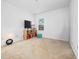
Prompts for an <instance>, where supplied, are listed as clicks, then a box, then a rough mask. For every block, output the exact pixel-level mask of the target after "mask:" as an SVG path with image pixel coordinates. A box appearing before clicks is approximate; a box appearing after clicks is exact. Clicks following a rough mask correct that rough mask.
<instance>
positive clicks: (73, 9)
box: [70, 0, 78, 57]
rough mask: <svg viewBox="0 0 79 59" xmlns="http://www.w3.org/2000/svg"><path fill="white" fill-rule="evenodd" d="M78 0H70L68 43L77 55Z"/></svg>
mask: <svg viewBox="0 0 79 59" xmlns="http://www.w3.org/2000/svg"><path fill="white" fill-rule="evenodd" d="M77 8H78V0H71V4H70V15H71V21H70V22H71V24H70V27H71V28H70V30H71V32H70V44H71V47H72V49H73V51H74V53H75V55H76V57H77V54H78V51H77V49H78V47H77V46H78V14H77V13H78V9H77Z"/></svg>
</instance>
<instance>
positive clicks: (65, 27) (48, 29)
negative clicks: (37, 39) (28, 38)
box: [36, 8, 69, 41]
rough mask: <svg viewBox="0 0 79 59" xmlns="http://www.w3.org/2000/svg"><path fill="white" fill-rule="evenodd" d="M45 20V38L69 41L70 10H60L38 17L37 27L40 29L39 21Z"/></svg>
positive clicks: (38, 15) (41, 14)
mask: <svg viewBox="0 0 79 59" xmlns="http://www.w3.org/2000/svg"><path fill="white" fill-rule="evenodd" d="M41 18H44V21H45V23H44V31H38V32H42V33H43V37H45V38H53V39H58V40H65V41H68V40H69V8H60V9H57V10H52V11H48V12H45V13H40V14H37V15H36V23H37V24H36V25H37V28H38V25H39V19H41Z"/></svg>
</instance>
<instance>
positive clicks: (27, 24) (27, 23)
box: [24, 20, 31, 28]
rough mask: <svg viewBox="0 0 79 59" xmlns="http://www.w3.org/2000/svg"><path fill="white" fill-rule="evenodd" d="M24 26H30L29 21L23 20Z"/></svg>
mask: <svg viewBox="0 0 79 59" xmlns="http://www.w3.org/2000/svg"><path fill="white" fill-rule="evenodd" d="M24 28H31V21H28V20H24Z"/></svg>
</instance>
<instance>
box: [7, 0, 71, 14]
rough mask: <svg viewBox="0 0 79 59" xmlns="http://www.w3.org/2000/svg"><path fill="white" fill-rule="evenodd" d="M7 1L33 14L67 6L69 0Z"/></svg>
mask: <svg viewBox="0 0 79 59" xmlns="http://www.w3.org/2000/svg"><path fill="white" fill-rule="evenodd" d="M7 2H8V3H11V4H13V5H15V6H16V7H19V8H22V9H24V10H27V11H29V12H31V13H33V14H38V13H42V12H46V11H50V10H54V9H58V8H63V7H67V6H68V5H69V3H70V0H7Z"/></svg>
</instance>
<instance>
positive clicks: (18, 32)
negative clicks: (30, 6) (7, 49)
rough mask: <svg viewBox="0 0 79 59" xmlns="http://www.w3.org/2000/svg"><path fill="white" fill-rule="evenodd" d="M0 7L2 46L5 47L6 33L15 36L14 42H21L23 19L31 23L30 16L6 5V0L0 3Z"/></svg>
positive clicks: (31, 17) (31, 18)
mask: <svg viewBox="0 0 79 59" xmlns="http://www.w3.org/2000/svg"><path fill="white" fill-rule="evenodd" d="M1 7H2V8H1V10H2V11H1V12H2V13H1V15H2V18H1V25H2V26H1V27H2V28H1V29H2V31H1V32H2V33H1V34H2V42H1V43H2V45H5V40H6V38H5V34H7V33H13V34H14V35H15V38H14V41H18V40H22V36H23V35H22V33H23V28H24V24H23V22H24V20H25V19H29V20H31V21H33V16H32V14H30V13H28V12H27V11H23V10H21V9H19V8H17V7H15V6H13V5H11V4H9V3H7V1H6V0H2V1H1Z"/></svg>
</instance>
